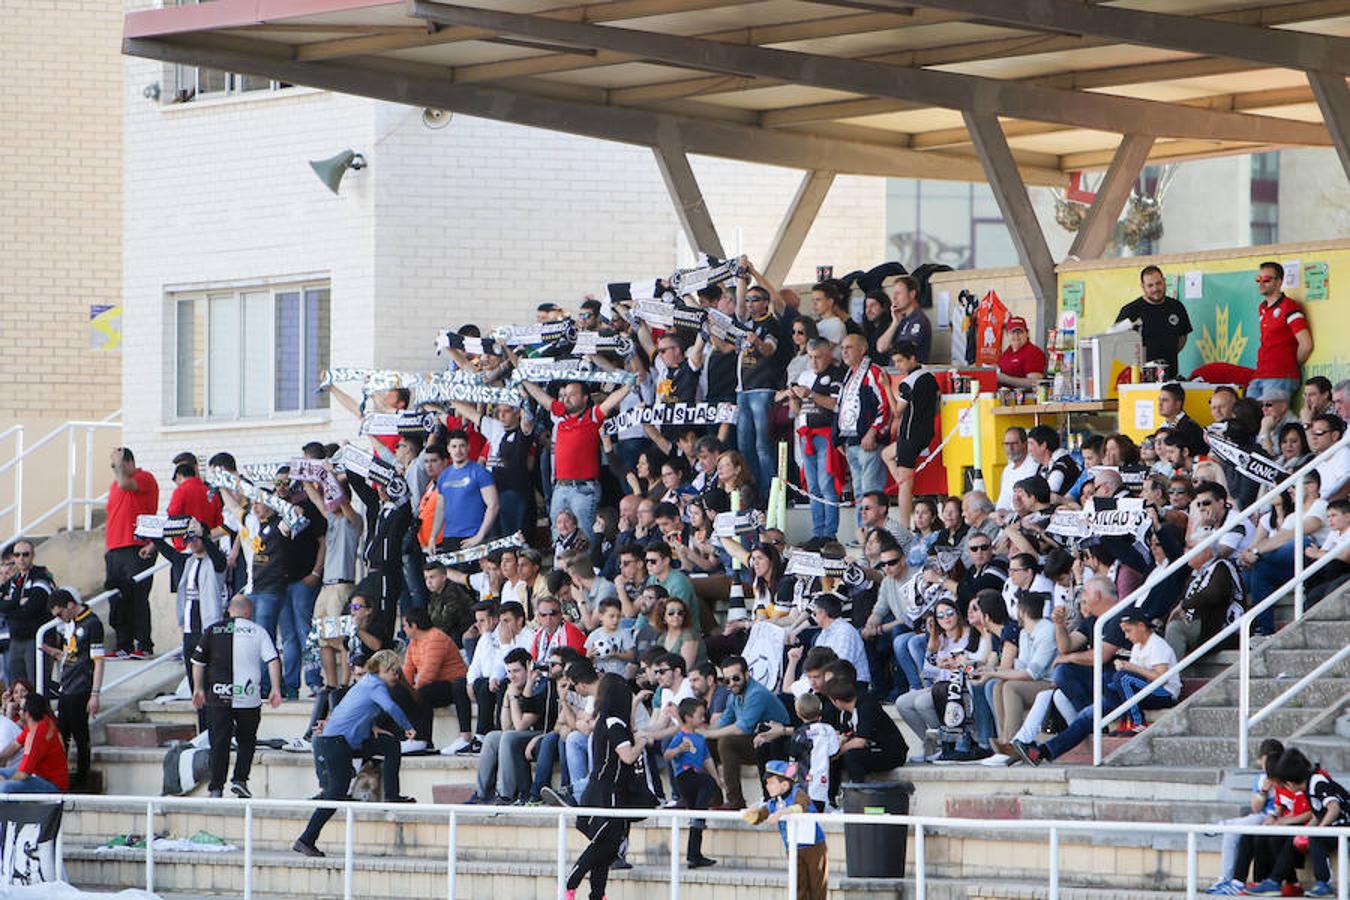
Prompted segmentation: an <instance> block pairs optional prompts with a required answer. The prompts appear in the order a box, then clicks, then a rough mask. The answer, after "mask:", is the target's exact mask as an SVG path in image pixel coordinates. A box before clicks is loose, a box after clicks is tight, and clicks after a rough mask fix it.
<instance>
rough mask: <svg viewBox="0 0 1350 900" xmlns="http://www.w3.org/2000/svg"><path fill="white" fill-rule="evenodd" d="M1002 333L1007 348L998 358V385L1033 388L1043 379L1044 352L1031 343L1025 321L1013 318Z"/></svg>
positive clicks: (1019, 317) (1016, 317) (1020, 318)
mask: <svg viewBox="0 0 1350 900" xmlns="http://www.w3.org/2000/svg"><path fill="white" fill-rule="evenodd" d="M1003 330H1004V333H1005V334H1007V335H1008V346H1007V347H1006V348H1004V350H1003V354H1002V355H1001V356H1000V357H999V358H998V383H999V384H1002V385H1007V386H1008V387H1015V388H1035V387H1036V385H1037V384H1039V383H1040V381H1041V379H1042V378H1044V377H1045V351H1044V350H1042V349H1041V348H1040V347H1037V346H1036V345H1035V344H1033V343H1032V342H1031V338H1030V336H1029V335H1028V334H1027V320H1026V319H1024V318H1022V317H1021V316H1013V317H1012V318H1010V319H1009V320H1008V324H1007V327H1005V328H1004V329H1003Z"/></svg>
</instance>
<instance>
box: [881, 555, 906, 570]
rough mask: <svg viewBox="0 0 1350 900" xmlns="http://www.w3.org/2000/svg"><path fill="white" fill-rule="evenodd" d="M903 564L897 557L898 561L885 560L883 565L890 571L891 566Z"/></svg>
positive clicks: (882, 562)
mask: <svg viewBox="0 0 1350 900" xmlns="http://www.w3.org/2000/svg"><path fill="white" fill-rule="evenodd" d="M901 562H902V560H901V559H899V558H898V557H897V558H896V559H883V560H882V561H881V564H882V565H883V566H885V567H886V568H888V569H889V568H890V567H891V566H898V565H900V563H901Z"/></svg>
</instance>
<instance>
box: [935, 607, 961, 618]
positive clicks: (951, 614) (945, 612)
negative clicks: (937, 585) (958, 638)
mask: <svg viewBox="0 0 1350 900" xmlns="http://www.w3.org/2000/svg"><path fill="white" fill-rule="evenodd" d="M935 615H936V616H937V617H938V618H939V619H954V618H956V610H954V609H940V610H938V611H937V613H935Z"/></svg>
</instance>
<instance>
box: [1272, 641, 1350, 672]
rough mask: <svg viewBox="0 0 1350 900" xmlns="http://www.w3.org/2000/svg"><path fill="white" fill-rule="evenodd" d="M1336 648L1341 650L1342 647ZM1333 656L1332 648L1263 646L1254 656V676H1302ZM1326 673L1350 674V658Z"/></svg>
mask: <svg viewBox="0 0 1350 900" xmlns="http://www.w3.org/2000/svg"><path fill="white" fill-rule="evenodd" d="M1336 649H1338V650H1339V649H1340V648H1339V647H1338V648H1336ZM1331 656H1332V652H1331V651H1330V650H1322V649H1312V650H1308V649H1286V648H1284V647H1271V648H1264V647H1263V648H1261V649H1260V650H1258V651H1257V652H1256V653H1254V654H1253V656H1252V676H1253V677H1257V678H1261V677H1272V678H1286V677H1290V678H1301V677H1302V676H1304V675H1306V674H1308V673H1309V672H1311V671H1312V670H1313V669H1315V668H1317V667H1318V666H1320V665H1321V664H1322V663H1324V662H1326V661H1327V660H1328V659H1330V658H1331ZM1326 675H1327V677H1346V676H1350V659H1346V660H1343V661H1342V662H1341V663H1339V664H1338V665H1336V666H1334V667H1333V668H1331V669H1330V670H1328V671H1327V673H1326Z"/></svg>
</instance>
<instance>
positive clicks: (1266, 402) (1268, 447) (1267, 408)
mask: <svg viewBox="0 0 1350 900" xmlns="http://www.w3.org/2000/svg"><path fill="white" fill-rule="evenodd" d="M1297 421H1298V416H1296V415H1294V413H1293V411H1291V410H1290V409H1289V392H1288V391H1287V390H1285V389H1284V388H1282V387H1273V388H1266V390H1265V391H1264V392H1263V393H1262V394H1261V431H1260V432H1258V433H1257V435H1256V442H1257V443H1258V444H1260V445H1261V449H1263V450H1265V451H1266V452H1267V453H1269V454H1270V455H1271V456H1272V457H1274V458H1279V455H1280V429H1282V428H1284V426H1285V425H1288V424H1289V423H1291V422H1297Z"/></svg>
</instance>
